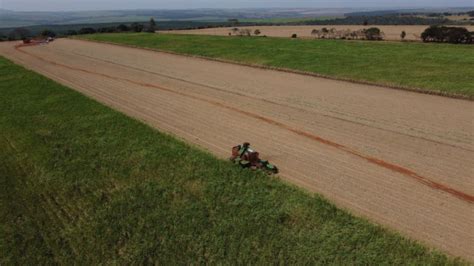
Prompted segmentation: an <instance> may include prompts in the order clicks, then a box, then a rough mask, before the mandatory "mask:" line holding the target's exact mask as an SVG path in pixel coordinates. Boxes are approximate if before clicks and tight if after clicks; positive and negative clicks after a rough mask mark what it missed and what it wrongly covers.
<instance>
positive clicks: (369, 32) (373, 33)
mask: <svg viewBox="0 0 474 266" xmlns="http://www.w3.org/2000/svg"><path fill="white" fill-rule="evenodd" d="M364 33H365V38H366V39H367V40H372V41H373V40H382V39H383V33H382V32H381V31H380V29H379V28H375V27H372V28H368V29H366V30H364Z"/></svg>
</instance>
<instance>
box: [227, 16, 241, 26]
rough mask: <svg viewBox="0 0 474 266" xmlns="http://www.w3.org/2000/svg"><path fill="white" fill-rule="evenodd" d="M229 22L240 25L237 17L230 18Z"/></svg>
mask: <svg viewBox="0 0 474 266" xmlns="http://www.w3.org/2000/svg"><path fill="white" fill-rule="evenodd" d="M227 22H229V23H230V24H231V25H234V26H235V25H239V20H238V19H236V18H230V19H228V20H227Z"/></svg>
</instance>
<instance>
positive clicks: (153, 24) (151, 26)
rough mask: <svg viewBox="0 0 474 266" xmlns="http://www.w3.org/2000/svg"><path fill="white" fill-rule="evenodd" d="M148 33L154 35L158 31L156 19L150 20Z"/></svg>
mask: <svg viewBox="0 0 474 266" xmlns="http://www.w3.org/2000/svg"><path fill="white" fill-rule="evenodd" d="M146 31H147V32H151V33H154V32H155V31H156V22H155V19H153V18H150V22H149V23H148V29H147V30H146Z"/></svg>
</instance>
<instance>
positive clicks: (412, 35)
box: [171, 25, 474, 41]
mask: <svg viewBox="0 0 474 266" xmlns="http://www.w3.org/2000/svg"><path fill="white" fill-rule="evenodd" d="M370 27H377V28H379V29H380V30H381V31H382V32H383V33H384V34H385V40H392V41H400V34H401V33H402V31H405V32H406V37H405V39H406V40H412V41H421V33H422V32H423V31H424V30H425V29H426V28H428V27H429V25H400V26H379V25H373V26H362V25H310V26H249V27H238V28H239V29H250V30H251V31H252V32H253V31H254V30H255V29H259V30H260V31H261V35H266V36H269V37H288V38H289V37H290V36H291V35H292V34H297V35H298V37H305V38H314V37H313V36H311V31H312V30H313V29H318V30H320V29H322V28H328V29H329V28H336V29H337V30H346V29H350V30H352V31H355V30H359V29H364V28H370ZM463 27H466V28H467V29H469V30H470V31H474V26H463ZM233 28H234V27H228V28H210V29H197V30H180V31H171V33H173V34H203V35H219V36H228V34H229V32H231V29H233Z"/></svg>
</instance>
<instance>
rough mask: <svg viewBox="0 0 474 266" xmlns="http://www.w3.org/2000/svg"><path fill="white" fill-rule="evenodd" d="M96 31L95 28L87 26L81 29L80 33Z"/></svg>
mask: <svg viewBox="0 0 474 266" xmlns="http://www.w3.org/2000/svg"><path fill="white" fill-rule="evenodd" d="M96 32H97V31H96V30H95V29H94V28H90V27H87V28H82V29H80V30H79V32H78V33H79V34H94V33H96Z"/></svg>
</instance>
